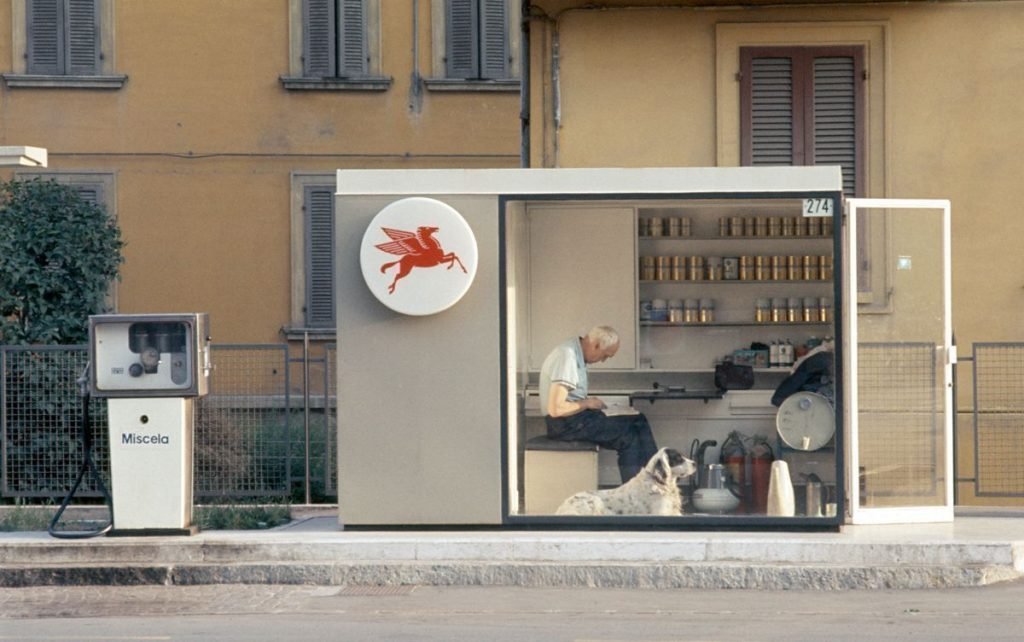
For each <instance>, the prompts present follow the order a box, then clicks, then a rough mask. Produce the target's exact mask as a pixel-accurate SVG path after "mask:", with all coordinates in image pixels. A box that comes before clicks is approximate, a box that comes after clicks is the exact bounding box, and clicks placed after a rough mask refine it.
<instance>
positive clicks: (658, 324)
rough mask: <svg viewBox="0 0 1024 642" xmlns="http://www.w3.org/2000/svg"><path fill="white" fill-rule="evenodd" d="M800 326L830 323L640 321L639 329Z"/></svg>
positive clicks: (826, 325) (828, 323)
mask: <svg viewBox="0 0 1024 642" xmlns="http://www.w3.org/2000/svg"><path fill="white" fill-rule="evenodd" d="M793 326H800V327H805V328H813V327H815V326H822V327H831V326H832V322H831V321H779V322H770V323H758V322H756V321H722V322H720V323H671V322H669V321H641V322H640V327H641V328H785V327H793Z"/></svg>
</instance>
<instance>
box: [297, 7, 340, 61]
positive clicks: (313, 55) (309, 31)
mask: <svg viewBox="0 0 1024 642" xmlns="http://www.w3.org/2000/svg"><path fill="white" fill-rule="evenodd" d="M335 7H336V4H335V0H302V75H303V76H306V77H308V78H331V77H334V76H336V75H337V68H336V67H335V64H336V60H335V54H334V52H335V46H336V38H337V34H336V31H335V25H336V24H337V15H336V12H335Z"/></svg>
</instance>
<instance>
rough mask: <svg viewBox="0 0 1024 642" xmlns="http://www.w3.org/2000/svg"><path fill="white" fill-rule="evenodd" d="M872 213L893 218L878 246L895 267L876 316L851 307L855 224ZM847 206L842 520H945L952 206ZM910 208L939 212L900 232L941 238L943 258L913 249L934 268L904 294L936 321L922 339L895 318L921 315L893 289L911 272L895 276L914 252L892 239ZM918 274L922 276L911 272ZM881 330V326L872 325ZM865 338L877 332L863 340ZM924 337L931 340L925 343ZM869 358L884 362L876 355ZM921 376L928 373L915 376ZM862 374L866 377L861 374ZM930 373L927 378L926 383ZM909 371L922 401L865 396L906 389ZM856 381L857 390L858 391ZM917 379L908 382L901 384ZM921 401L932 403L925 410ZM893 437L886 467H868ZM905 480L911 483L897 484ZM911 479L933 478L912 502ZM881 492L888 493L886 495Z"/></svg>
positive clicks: (858, 201) (949, 470) (865, 202)
mask: <svg viewBox="0 0 1024 642" xmlns="http://www.w3.org/2000/svg"><path fill="white" fill-rule="evenodd" d="M869 209H870V210H885V211H886V214H885V215H886V216H888V217H889V219H888V222H889V223H890V224H891V225H888V226H887V228H886V234H887V239H886V240H887V245H889V247H886V249H885V253H886V254H885V256H886V260H887V264H888V269H892V270H894V272H893V275H894V276H893V283H892V284H889V285H887V286H886V290H887V291H886V293H885V296H886V297H887V302H888V303H890V304H891V305H890V307H888V309H887V310H885V311H882V312H881V313H880V314H879V313H878V311H877V310H873V311H872V313H870V314H866V313H865V311H862V310H861V309H860V308H859V307H858V289H857V282H858V280H857V272H856V269H857V265H858V260H857V257H858V254H857V249H858V248H857V240H858V239H857V233H856V230H857V221H858V216H861V217H865V216H867V215H868V213H867V212H866V211H865V210H869ZM845 210H846V216H845V217H844V219H845V220H844V225H843V234H844V237H845V238H844V242H845V243H846V257H847V259H846V261H844V270H845V271H846V274H844V288H843V298H844V304H845V305H844V306H843V309H844V310H846V311H847V312H846V314H845V315H844V318H843V320H842V323H843V336H844V342H843V343H844V345H843V350H844V352H845V355H846V360H845V364H846V372H845V373H844V375H845V376H844V381H845V384H844V385H845V399H846V404H845V412H846V421H845V424H846V426H847V430H848V431H849V432H848V439H847V440H846V444H847V446H846V447H847V457H846V461H847V462H848V467H847V476H846V480H847V497H848V498H849V502H848V506H849V509H848V510H849V513H848V519H849V521H850V522H851V523H854V524H897V523H912V522H946V521H952V520H953V482H954V470H953V364H954V363H955V361H956V354H955V352H954V348H953V345H952V343H953V342H952V334H953V333H952V320H951V319H952V303H951V276H950V238H951V237H950V203H949V201H947V200H915V199H865V198H852V199H848V200H847V201H846V203H845ZM908 210H918V211H921V210H931V211H936V215H935V217H934V219H932V218H928V219H913V220H914V221H915V222H918V223H920V225H919V226H918V227H917V228H914V229H915V232H919V233H920V234H915V235H910V234H906V235H904V237H905V240H906V241H908V244H909V245H913V244H914V243H915V242H917V243H920V237H921V236H924V235H927V238H929V239H932V238H934V239H935V240H936V241H937V242H940V243H941V248H940V251H941V255H938V256H936V255H934V254H931V253H928V254H923V255H922V253H918V258H919V259H922V263H926V265H927V267H925V269H927V268H928V267H931V268H937V269H939V271H940V274H932V275H931V278H928V279H924V280H926V283H925V285H926V288H921V287H920V282H921V281H922V280H923V279H921V278H918V279H917V281H918V289H917V292H913V291H911V292H909V298H910V299H911V300H913V299H914V297H915V295H916V294H920V293H921V292H924V291H925V290H927V292H925V296H924V297H923V298H924V299H925V300H927V301H928V305H927V310H928V314H932V315H933V316H931V317H930V318H928V323H927V324H926V325H928V326H932V327H933V332H932V334H931V336H927V337H915V336H909V335H913V334H916V332H917V330H918V328H915V327H914V326H915V324H913V323H909V324H908V323H906V321H907V320H908V319H907V318H904V319H902V323H900V321H901V320H900V319H899V315H900V314H901V313H903V314H906V315H907V317H909V318H910V319H911V320H913V318H915V316H916V315H920V316H923V313H922V310H921V306H920V305H914V304H911V305H907V303H906V299H907V298H908V290H907V289H906V288H905V289H904V291H902V292H901V291H900V289H899V288H900V287H901V286H900V284H898V283H897V280H898V279H897V276H895V275H899V276H900V278H903V277H909V276H910V275H911V273H910V272H906V273H905V274H902V275H901V274H900V273H899V270H912V268H913V258H914V257H912V256H910V255H899V252H900V251H901V250H902V249H904V248H903V245H902V241H901V239H900V238H899V237H900V233H899V231H898V228H900V225H899V223H901V222H902V223H906V222H908V219H906V218H904V220H903V221H900V220H899V218H898V217H900V216H904V217H907V216H909V214H908V213H907V211H908ZM933 223H934V226H935V227H934V228H933V227H932V225H933ZM894 228H896V229H895V230H894ZM922 228H927V229H922ZM939 239H941V241H939ZM918 249H920V248H919V247H918ZM939 266H941V267H939ZM923 274H925V273H923V272H919V273H918V275H913V276H915V277H917V276H919V275H922V276H923ZM940 290H941V291H940ZM901 296H902V297H903V300H901V299H900V297H901ZM901 303H902V305H901ZM914 303H917V301H914ZM886 315H889V317H888V318H886ZM861 323H864V324H866V325H865V328H864V329H867V330H870V332H865V333H862V332H861V330H862V328H860V327H859V326H860V325H861ZM919 325H920V324H919ZM908 327H909V328H910V331H909V332H907V330H908ZM878 328H882V329H881V330H880V331H879V330H878ZM921 331H922V332H926V331H924V330H921ZM869 334H870V335H874V336H871V337H869V336H868V335H869ZM879 335H883V338H884V339H885V341H879ZM884 335H888V336H884ZM939 335H941V336H939ZM921 338H924V339H930V340H924V341H922V340H920V339H921ZM869 339H870V340H871V341H870V342H869ZM862 340H864V343H863V344H862V343H861V341H862ZM875 354H877V355H881V358H878V359H876V358H875V357H874V356H873V355H875ZM918 357H920V359H919V361H918V362H917V364H918V365H914V363H912V361H913V360H914V359H915V358H918ZM872 362H877V364H878V365H879V366H880V367H879V369H878V371H877V372H878V374H877V375H876V374H875V371H872V370H871V368H872V367H874V365H873V364H872ZM922 373H925V374H924V375H923V376H922ZM862 375H863V376H864V377H865V379H864V381H861V380H860V377H861V376H862ZM928 376H930V377H932V381H931V384H930V385H929V383H928V381H927V377H928ZM915 377H918V378H920V379H921V380H923V383H920V384H919V385H917V389H918V390H924V392H925V394H924V395H923V396H924V397H926V399H924V401H921V399H920V398H918V399H915V400H911V401H909V402H907V401H904V400H902V399H899V397H898V393H897V396H893V397H892V399H893V400H890V401H888V402H882V403H881V404H878V403H877V402H874V401H872V394H871V392H870V391H869V390H868V388H869V387H874V388H876V389H877V390H880V391H881V393H880V395H876V396H883V397H884V396H885V395H890V396H891V395H893V394H894V393H893V389H894V388H901V387H903V386H904V382H905V381H907V380H911V379H914V378H915ZM862 384H864V385H863V388H864V390H862V389H861V388H862ZM887 384H888V385H887ZM914 385H915V384H914V383H913V382H911V383H908V384H906V387H907V388H910V387H912V386H914ZM928 388H930V389H931V390H930V391H929V390H928ZM862 395H863V396H862ZM929 395H930V399H928V398H927V397H928V396H929ZM886 404H888V407H885V406H886ZM928 404H931V410H929V409H928ZM880 408H881V410H879V409H880ZM895 439H899V440H903V441H902V443H901V444H899V446H894V447H893V448H892V451H891V452H888V453H884V454H883V459H884V457H885V456H888V457H889V460H890V462H891V464H890V465H888V466H886V465H875V464H878V456H877V453H878V445H879V444H882V446H883V450H884V448H885V447H886V446H888V444H889V442H887V440H895ZM872 448H874V450H872ZM901 449H902V450H901ZM872 453H876V454H875V455H872ZM918 457H919V458H921V459H922V460H923V462H924V464H923V465H920V466H918V467H916V468H915V464H916V463H918V462H915V461H914V460H915V458H918ZM862 468H863V470H862ZM868 468H871V469H872V470H868ZM915 471H916V472H915ZM922 471H923V474H922ZM872 475H874V476H875V477H872ZM915 475H916V477H915ZM903 479H914V481H913V482H911V483H910V484H907V485H906V486H901V480H903ZM886 480H888V481H886ZM876 481H877V482H878V483H877V484H875V482H876ZM872 484H875V485H876V486H878V487H879V493H880V494H879V496H876V495H874V494H873V493H872V492H871V491H870V490H869V489H870V488H871V485H872ZM913 484H918V485H924V486H928V485H929V484H930V488H929V489H928V490H926V491H925V492H922V493H920V495H919V496H920V497H921V501H915V493H914V492H913V491H910V490H908V489H909V488H910V487H911V486H912V485H913ZM887 491H891V492H889V494H886V493H887Z"/></svg>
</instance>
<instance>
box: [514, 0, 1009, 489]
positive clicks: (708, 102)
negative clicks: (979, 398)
mask: <svg viewBox="0 0 1024 642" xmlns="http://www.w3.org/2000/svg"><path fill="white" fill-rule="evenodd" d="M533 5H534V6H533V7H532V9H531V19H530V22H529V25H530V27H529V30H530V38H529V43H530V44H529V65H528V66H529V70H530V86H531V87H532V88H534V89H533V90H532V91H531V94H530V113H531V119H530V122H531V133H530V138H529V142H530V162H531V165H533V166H537V167H604V166H624V167H653V166H725V167H728V166H737V165H747V164H756V163H754V162H752V159H751V156H750V149H751V145H753V146H754V147H755V148H756V145H757V143H756V142H754V143H751V138H753V137H754V135H753V134H752V133H751V132H750V128H751V126H750V122H751V111H750V109H751V108H750V104H751V99H750V98H749V97H750V95H755V91H756V90H752V89H750V88H749V86H750V85H749V81H750V75H751V74H752V73H755V74H756V69H754V70H753V72H752V67H751V66H750V64H749V62H748V61H749V60H750V59H751V58H752V59H753V60H754V61H755V62H754V64H757V61H758V60H762V61H763V60H772V59H774V60H778V59H783V58H790V57H791V58H792V60H794V61H796V59H797V56H799V55H802V54H800V53H799V52H807V51H812V53H815V54H819V53H820V52H822V51H823V52H824V53H823V54H820V55H825V56H828V55H836V56H839V57H846V56H849V57H850V59H851V60H855V61H856V63H855V64H856V66H852V65H853V63H851V75H850V78H851V79H853V80H851V82H850V85H851V87H854V86H855V89H852V90H851V91H855V92H856V94H855V95H853V94H851V95H853V96H854V98H852V99H851V100H853V101H855V103H856V111H857V113H856V118H853V117H851V119H850V121H849V125H850V128H851V131H855V132H856V134H855V138H851V140H850V143H851V146H850V150H849V158H850V160H851V163H852V162H853V161H854V160H855V161H856V163H855V164H856V176H855V179H856V181H855V182H856V186H855V188H854V187H853V180H854V179H853V178H852V177H851V183H850V184H849V185H848V187H849V189H848V190H847V191H848V193H850V194H851V195H852V194H853V193H856V195H858V196H863V197H892V198H944V199H949V200H950V201H951V202H952V211H953V219H952V239H953V245H952V267H953V323H954V329H955V338H956V341H957V343H958V344H959V346H960V354H961V356H969V355H970V352H971V345H972V344H973V343H975V342H1019V341H1021V340H1022V339H1024V333H1022V331H1021V325H1020V318H1021V317H1022V316H1024V288H1022V283H1024V282H1022V280H1021V275H1022V274H1024V253H1021V252H1020V251H1019V247H1018V246H1019V239H1020V238H1021V237H1022V235H1024V220H1022V219H1021V217H1019V216H1017V215H1016V213H1015V208H1014V204H1015V203H1018V202H1020V201H1021V198H1022V197H1024V183H1022V182H1021V180H1020V178H1019V175H1020V172H1021V162H1020V152H1019V150H1020V148H1021V147H1022V144H1024V120H1022V119H1021V118H1020V116H1021V114H1022V113H1024V112H1022V111H1021V105H1022V104H1024V83H1022V82H1020V78H1021V77H1022V73H1024V49H1022V47H1021V43H1022V42H1024V3H1021V2H1016V1H1005V2H968V3H959V2H956V3H953V2H948V3H947V2H938V3H933V2H928V3H925V2H909V3H899V4H890V3H871V2H868V3H860V2H846V3H835V2H817V3H793V4H792V5H790V4H789V3H786V2H776V3H771V6H767V4H766V3H760V2H753V3H732V2H716V1H712V2H643V1H633V2H628V1H621V2H620V1H614V0H613V1H609V2H604V3H601V4H600V6H596V5H593V4H592V3H585V2H573V1H558V0H538V1H537V2H534V3H533ZM759 5H764V6H759ZM851 51H852V52H853V53H851ZM745 52H746V53H745ZM794 52H797V53H794ZM830 52H833V53H830ZM834 52H838V53H834ZM766 69H767V67H766ZM770 73H771V72H770V70H769V71H766V72H765V73H764V74H762V75H761V76H760V78H761V80H765V79H767V80H765V81H766V82H767V81H769V80H771V77H770ZM798 75H799V74H798V71H797V63H796V62H794V66H793V81H794V82H797V76H798ZM745 81H748V84H745ZM754 82H755V84H756V79H755V81H754ZM808 82H811V81H808ZM794 86H795V85H794ZM797 91H799V90H797V89H794V92H797ZM804 91H806V89H805V90H804ZM769 98H770V96H769ZM815 98H818V96H815ZM755 109H756V107H755ZM808 109H811V107H808ZM755 117H756V116H755ZM769 120H770V119H769ZM770 126H771V123H769V124H768V125H766V127H768V128H769V129H770ZM796 129H797V128H796V126H795V125H794V131H795V130H796ZM754 130H755V131H756V126H755V127H754ZM769 133H771V132H769ZM826 134H827V132H826ZM807 137H808V138H810V137H811V134H807ZM821 137H822V138H823V137H824V136H821ZM766 147H768V145H767V144H766ZM796 147H797V145H796V144H794V148H796ZM798 151H799V152H800V153H803V150H798ZM755 153H756V151H755ZM817 153H818V151H817V150H810V149H808V151H807V157H806V158H803V162H801V160H799V159H798V160H791V161H790V162H791V164H812V161H811V160H810V156H812V155H814V154H817ZM769 160H770V159H769ZM819 162H823V163H827V162H829V161H828V159H827V157H823V159H820V160H819ZM851 176H852V175H851ZM886 233H887V232H886V231H884V230H878V229H876V230H874V231H873V232H871V233H870V234H871V235H872V237H873V238H872V239H871V240H874V241H876V242H878V243H884V242H885V236H884V235H885V234H886ZM861 258H862V259H863V260H868V261H870V260H871V258H872V257H870V256H869V257H861ZM874 267H875V268H876V269H874V270H872V274H873V275H874V276H873V278H876V279H878V280H877V281H876V282H874V283H870V284H868V285H867V286H866V287H865V288H864V290H865V291H868V292H870V293H869V294H865V295H864V298H863V299H862V300H861V304H862V305H861V307H862V309H863V310H867V311H873V312H876V313H877V314H879V315H884V314H885V313H886V295H885V292H886V291H887V287H889V285H888V284H890V283H891V274H892V273H891V270H890V271H889V276H888V277H887V276H886V271H887V269H888V268H886V269H881V270H879V269H877V268H878V267H879V266H878V264H877V263H876V264H875V265H874ZM887 278H889V279H890V281H887V280H886V279H887ZM971 365H972V364H970V363H967V362H964V363H962V365H961V366H960V372H959V373H958V382H959V385H958V399H957V402H958V413H959V415H958V448H957V462H958V471H957V477H958V500H959V501H960V502H961V503H975V502H978V503H987V504H1001V503H1010V504H1012V503H1017V502H1019V500H1017V499H1014V498H1008V497H987V498H984V499H977V498H975V496H974V488H975V487H974V476H975V474H976V471H975V470H974V468H975V465H974V461H975V452H974V446H973V444H974V434H973V418H972V411H973V408H974V400H973V394H972V390H971V381H972V380H971ZM1016 432H1019V431H1016ZM1019 442H1020V438H1019V437H1016V436H1014V437H1010V438H1009V441H1006V442H1003V445H1002V447H1001V448H1002V450H1001V454H1000V456H1005V453H1006V451H1007V450H1018V447H1019V446H1022V445H1024V444H1021V443H1019ZM1014 444H1016V446H1015V445H1014ZM1007 485H1008V486H1009V487H1016V486H1020V483H1019V480H1016V479H1014V480H1009V481H1008V484H1007Z"/></svg>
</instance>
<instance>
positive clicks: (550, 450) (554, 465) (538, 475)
mask: <svg viewBox="0 0 1024 642" xmlns="http://www.w3.org/2000/svg"><path fill="white" fill-rule="evenodd" d="M597 453H598V446H597V444H594V443H591V442H589V441H561V440H558V439H549V438H547V437H545V436H540V437H533V438H532V439H529V440H527V442H526V446H525V465H524V471H523V477H524V478H525V479H524V493H525V498H524V499H525V509H526V514H527V515H545V514H548V515H550V514H553V513H554V512H555V510H557V509H558V507H559V505H561V503H562V502H563V501H565V499H566V498H567V497H571V496H572V495H574V494H576V493H578V492H580V491H583V490H596V489H597Z"/></svg>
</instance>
